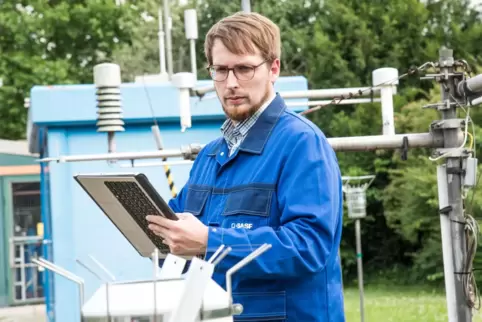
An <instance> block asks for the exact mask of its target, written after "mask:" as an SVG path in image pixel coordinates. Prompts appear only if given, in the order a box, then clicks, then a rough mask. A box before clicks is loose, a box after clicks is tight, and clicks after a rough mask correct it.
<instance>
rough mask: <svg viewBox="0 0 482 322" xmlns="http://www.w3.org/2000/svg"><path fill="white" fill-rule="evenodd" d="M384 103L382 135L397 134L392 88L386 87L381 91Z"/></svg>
mask: <svg viewBox="0 0 482 322" xmlns="http://www.w3.org/2000/svg"><path fill="white" fill-rule="evenodd" d="M380 96H381V101H382V104H381V105H382V126H383V127H382V129H383V130H382V133H383V135H394V134H395V118H394V115H393V114H394V113H393V91H392V87H391V86H385V87H383V88H382V89H381V91H380Z"/></svg>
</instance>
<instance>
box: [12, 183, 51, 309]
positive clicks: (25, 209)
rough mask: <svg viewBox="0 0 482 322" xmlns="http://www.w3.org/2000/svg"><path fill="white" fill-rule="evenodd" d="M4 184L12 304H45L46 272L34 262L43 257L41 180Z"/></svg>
mask: <svg viewBox="0 0 482 322" xmlns="http://www.w3.org/2000/svg"><path fill="white" fill-rule="evenodd" d="M4 184H5V186H4V191H5V208H6V209H5V214H7V221H6V227H5V228H6V230H7V231H6V236H8V240H9V259H10V260H9V263H10V278H9V285H10V302H11V304H13V305H19V304H33V303H43V302H44V295H43V282H42V279H43V271H42V270H39V268H38V267H37V265H35V264H33V263H32V262H31V259H32V258H36V257H40V256H42V240H43V236H42V229H41V227H42V226H41V225H42V222H41V211H40V181H39V179H38V177H18V178H15V177H12V178H9V179H7V180H5V183H4ZM39 232H40V235H38V233H39Z"/></svg>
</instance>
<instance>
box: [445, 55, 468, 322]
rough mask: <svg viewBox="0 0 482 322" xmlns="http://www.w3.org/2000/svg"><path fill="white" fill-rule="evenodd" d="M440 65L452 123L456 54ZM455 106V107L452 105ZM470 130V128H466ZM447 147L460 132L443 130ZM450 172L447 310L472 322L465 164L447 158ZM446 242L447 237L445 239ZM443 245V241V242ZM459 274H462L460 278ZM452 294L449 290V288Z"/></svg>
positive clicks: (454, 144)
mask: <svg viewBox="0 0 482 322" xmlns="http://www.w3.org/2000/svg"><path fill="white" fill-rule="evenodd" d="M439 63H440V66H441V67H440V73H441V74H442V75H443V77H441V78H440V81H439V82H440V83H441V89H442V101H443V103H445V104H444V107H443V108H440V109H441V115H442V119H443V120H451V119H456V118H457V114H456V113H457V105H456V104H453V103H454V102H455V96H456V86H455V82H454V75H453V74H452V73H453V72H454V58H453V50H451V49H446V48H442V49H440V51H439ZM451 103H452V104H451ZM465 126H468V125H465ZM442 131H443V136H444V146H445V148H446V149H450V148H458V147H460V143H459V142H458V140H457V133H458V131H459V128H457V127H455V126H448V127H445V128H443V130H442ZM446 171H447V195H448V205H449V208H448V209H447V211H446V213H447V214H448V217H449V219H450V222H451V223H450V225H451V238H452V249H453V263H454V271H455V272H454V278H453V282H454V284H455V285H454V287H453V288H454V290H455V303H451V302H448V303H447V305H448V306H452V305H453V306H455V307H451V308H450V309H448V311H449V312H452V310H453V311H454V312H456V313H455V315H456V316H457V318H456V320H454V321H453V320H450V321H449V322H470V321H472V316H471V310H470V308H469V306H468V305H467V303H466V298H465V292H464V283H463V275H462V274H464V259H465V256H466V252H467V250H466V244H465V238H466V237H465V224H464V223H465V217H464V209H463V204H462V189H461V180H462V179H461V173H462V162H461V157H460V155H459V156H453V155H451V156H448V157H447V160H446ZM442 237H445V238H446V235H445V234H444V235H442ZM442 243H444V241H443V240H442ZM457 273H460V274H457ZM449 290H450V288H449Z"/></svg>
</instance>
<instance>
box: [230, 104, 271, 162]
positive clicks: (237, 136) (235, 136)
mask: <svg viewBox="0 0 482 322" xmlns="http://www.w3.org/2000/svg"><path fill="white" fill-rule="evenodd" d="M275 97H276V95H273V96H272V97H271V98H270V99H268V100H267V101H266V102H265V103H264V104H263V105H261V107H260V108H259V109H258V110H257V111H256V112H255V113H254V114H253V115H252V116H250V117H249V118H247V119H245V120H244V121H242V122H240V123H238V124H234V123H233V121H232V120H230V119H227V120H226V121H225V122H224V124H223V125H222V126H221V132H222V133H223V136H224V139H225V140H226V143H227V144H228V147H229V150H230V151H231V153H232V152H233V150H235V149H236V148H237V147H239V145H240V144H241V142H242V141H243V140H244V138H245V137H246V135H247V134H248V131H249V129H250V128H251V127H252V126H253V125H254V123H256V121H257V120H258V118H259V116H260V115H261V114H262V113H263V111H264V110H265V109H266V108H267V107H268V106H269V104H271V102H272V101H273V99H274V98H275Z"/></svg>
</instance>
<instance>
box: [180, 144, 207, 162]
mask: <svg viewBox="0 0 482 322" xmlns="http://www.w3.org/2000/svg"><path fill="white" fill-rule="evenodd" d="M202 148H203V146H202V145H200V144H189V145H188V146H181V153H182V156H183V158H184V160H191V161H192V160H194V159H196V157H197V155H198V154H199V152H201V150H202Z"/></svg>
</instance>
